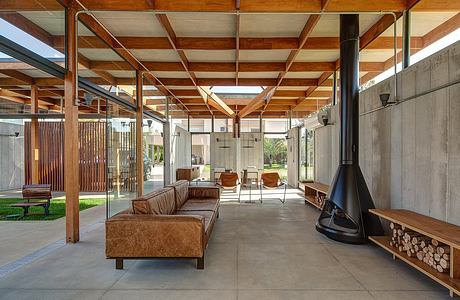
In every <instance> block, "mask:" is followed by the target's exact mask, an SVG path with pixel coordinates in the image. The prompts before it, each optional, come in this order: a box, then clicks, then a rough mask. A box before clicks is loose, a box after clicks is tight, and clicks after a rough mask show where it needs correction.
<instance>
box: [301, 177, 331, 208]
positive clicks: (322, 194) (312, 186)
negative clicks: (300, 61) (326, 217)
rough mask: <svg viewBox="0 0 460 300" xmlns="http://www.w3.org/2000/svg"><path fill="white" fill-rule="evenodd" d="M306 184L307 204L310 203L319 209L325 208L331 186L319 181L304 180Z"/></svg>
mask: <svg viewBox="0 0 460 300" xmlns="http://www.w3.org/2000/svg"><path fill="white" fill-rule="evenodd" d="M302 184H304V186H305V204H307V203H309V204H311V205H313V206H314V207H316V208H318V209H323V205H324V200H325V199H326V195H327V191H328V190H329V186H328V185H327V184H323V183H319V182H302Z"/></svg>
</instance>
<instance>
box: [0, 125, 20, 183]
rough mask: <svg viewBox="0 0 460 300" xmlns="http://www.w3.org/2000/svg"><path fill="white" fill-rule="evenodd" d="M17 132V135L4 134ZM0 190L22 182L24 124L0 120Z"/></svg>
mask: <svg viewBox="0 0 460 300" xmlns="http://www.w3.org/2000/svg"><path fill="white" fill-rule="evenodd" d="M15 132H19V136H18V137H14V136H5V135H10V134H14V133H15ZM0 170H1V175H0V191H2V190H11V189H17V188H21V187H22V185H23V184H24V126H23V125H18V124H10V123H4V122H0Z"/></svg>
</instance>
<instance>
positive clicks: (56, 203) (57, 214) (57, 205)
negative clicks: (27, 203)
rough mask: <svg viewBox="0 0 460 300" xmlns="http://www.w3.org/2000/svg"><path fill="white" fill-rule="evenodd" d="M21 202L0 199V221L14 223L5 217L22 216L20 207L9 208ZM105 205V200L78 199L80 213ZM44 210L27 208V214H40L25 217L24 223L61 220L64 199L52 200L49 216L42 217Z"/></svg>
mask: <svg viewBox="0 0 460 300" xmlns="http://www.w3.org/2000/svg"><path fill="white" fill-rule="evenodd" d="M16 202H22V199H20V198H8V199H0V221H14V220H16V219H17V218H6V216H7V215H20V216H22V213H23V210H22V208H20V207H10V204H13V203H16ZM104 203H105V198H102V199H101V198H92V199H80V211H82V210H85V209H88V208H91V207H94V206H97V205H101V204H104ZM44 213H45V209H44V208H43V207H41V206H40V207H31V208H29V214H40V215H31V216H27V217H26V218H24V219H21V220H24V221H37V220H39V221H48V220H56V219H59V218H62V217H63V216H64V215H65V199H63V198H58V199H52V200H51V205H50V214H49V215H48V216H45V215H44Z"/></svg>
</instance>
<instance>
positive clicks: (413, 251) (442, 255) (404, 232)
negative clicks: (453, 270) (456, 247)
mask: <svg viewBox="0 0 460 300" xmlns="http://www.w3.org/2000/svg"><path fill="white" fill-rule="evenodd" d="M390 229H392V233H393V236H392V237H391V240H390V246H391V247H395V248H396V249H398V251H399V252H405V253H406V254H407V256H409V257H417V259H418V260H420V261H423V262H424V263H425V264H427V265H428V266H430V267H432V268H433V269H436V270H437V271H438V272H440V273H446V272H449V267H450V247H449V246H448V245H445V244H443V243H441V242H439V241H437V240H435V239H432V238H429V237H427V236H424V235H422V234H420V233H418V232H416V231H412V230H410V229H407V228H405V227H404V226H401V225H399V224H395V223H390Z"/></svg>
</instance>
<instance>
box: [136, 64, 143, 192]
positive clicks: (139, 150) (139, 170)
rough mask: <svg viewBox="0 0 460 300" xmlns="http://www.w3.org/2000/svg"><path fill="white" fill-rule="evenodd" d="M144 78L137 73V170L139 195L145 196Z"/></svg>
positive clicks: (140, 73)
mask: <svg viewBox="0 0 460 300" xmlns="http://www.w3.org/2000/svg"><path fill="white" fill-rule="evenodd" d="M142 80H143V76H142V72H141V71H139V70H137V71H136V106H137V109H136V170H137V174H136V175H137V176H136V177H137V178H136V179H137V195H138V196H142V195H143V194H144V151H143V148H144V143H143V132H142V122H143V106H144V102H143V99H142V98H143V97H142V96H143V93H142V90H143V81H142Z"/></svg>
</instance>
